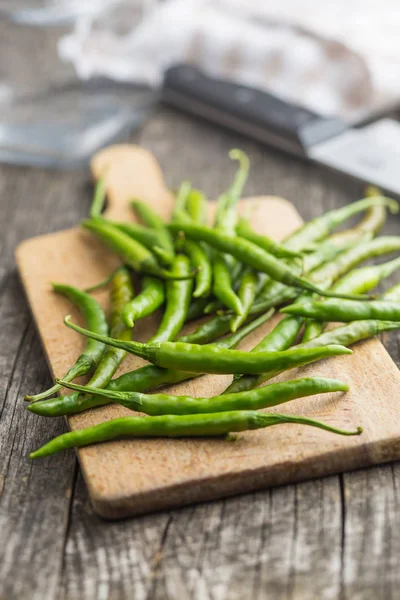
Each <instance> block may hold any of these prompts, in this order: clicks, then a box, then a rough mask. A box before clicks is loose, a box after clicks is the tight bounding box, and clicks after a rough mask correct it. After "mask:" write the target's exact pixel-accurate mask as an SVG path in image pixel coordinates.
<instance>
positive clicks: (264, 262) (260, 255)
mask: <svg viewBox="0 0 400 600" xmlns="http://www.w3.org/2000/svg"><path fill="white" fill-rule="evenodd" d="M169 227H170V228H171V230H172V231H175V232H179V231H183V232H184V234H185V235H186V236H187V237H189V238H190V239H194V240H202V241H205V242H207V243H208V244H210V246H212V247H214V248H216V249H218V250H220V251H222V252H227V253H229V254H231V255H232V256H234V257H235V258H237V259H238V260H240V261H241V262H242V263H244V264H247V265H249V266H250V267H252V268H253V269H256V270H258V271H261V272H264V273H267V274H268V275H269V276H270V277H271V278H272V279H274V280H276V281H279V282H280V283H283V284H285V285H287V286H290V287H297V288H300V289H304V290H308V291H310V292H314V293H316V294H318V295H320V296H327V297H332V298H338V297H340V298H341V297H345V298H348V297H349V296H350V297H354V296H351V295H348V294H339V293H338V294H336V293H335V292H330V291H329V290H321V289H319V288H318V287H317V286H315V285H314V284H313V283H311V281H308V280H307V279H303V278H302V277H299V276H298V275H296V274H295V273H293V271H292V270H291V269H290V268H289V267H288V266H287V265H286V264H285V263H283V262H282V261H279V260H278V259H277V258H275V257H274V256H273V255H272V254H268V253H267V252H265V250H262V248H259V247H258V246H256V245H255V244H253V243H252V242H248V241H247V240H244V239H242V238H232V237H231V236H229V235H226V234H224V233H222V232H220V231H215V230H213V229H209V228H208V227H204V226H202V225H195V224H171V225H170V226H169ZM358 298H359V297H358Z"/></svg>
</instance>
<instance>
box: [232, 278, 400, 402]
mask: <svg viewBox="0 0 400 600" xmlns="http://www.w3.org/2000/svg"><path fill="white" fill-rule="evenodd" d="M381 299H382V300H387V301H391V302H396V301H397V302H398V301H399V300H400V284H397V285H395V286H394V287H393V288H391V289H390V290H388V291H387V292H386V293H385V294H383V296H382V297H381ZM289 318H296V317H289ZM399 328H400V322H393V321H375V320H366V321H354V323H348V324H347V325H343V326H342V327H337V328H336V329H332V330H331V331H327V332H325V333H323V334H321V335H320V336H318V337H317V338H314V339H312V340H310V341H308V342H307V343H301V344H299V345H298V346H294V347H293V349H296V348H299V349H301V348H316V347H319V346H326V345H331V344H339V345H343V346H348V345H350V344H353V343H355V342H358V341H360V340H363V339H366V338H369V337H372V336H374V335H376V334H378V333H381V332H382V331H390V330H393V329H399ZM280 373H281V370H279V369H278V370H277V371H272V372H271V371H270V372H268V373H262V374H261V375H258V376H251V375H246V376H245V377H240V379H237V380H236V381H234V382H233V383H232V384H231V385H230V386H229V387H228V388H227V389H226V391H225V392H226V393H232V392H244V391H246V390H251V389H253V388H255V387H258V386H259V385H261V384H263V383H265V381H267V380H269V379H272V378H273V377H276V376H277V375H279V374H280ZM225 392H224V393H225Z"/></svg>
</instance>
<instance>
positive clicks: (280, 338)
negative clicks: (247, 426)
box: [224, 315, 328, 395]
mask: <svg viewBox="0 0 400 600" xmlns="http://www.w3.org/2000/svg"><path fill="white" fill-rule="evenodd" d="M303 323H304V319H303V318H302V317H293V316H291V315H286V316H285V317H283V319H281V320H280V321H279V323H278V324H277V325H276V326H275V327H274V329H273V330H272V331H271V332H270V333H268V335H266V336H265V338H264V339H262V340H261V342H260V343H259V344H257V346H255V347H254V348H253V349H252V350H251V352H266V351H268V352H281V351H283V350H287V349H288V348H290V347H291V346H292V344H293V342H294V341H295V339H296V338H297V336H298V334H299V333H300V330H301V328H302V326H303ZM327 345H328V344H327ZM258 379H259V375H243V374H241V375H236V376H234V378H233V381H232V383H231V384H230V385H229V386H228V387H227V388H226V390H225V391H224V395H225V394H232V393H236V392H244V391H246V390H251V389H253V388H254V387H256V382H257V381H258Z"/></svg>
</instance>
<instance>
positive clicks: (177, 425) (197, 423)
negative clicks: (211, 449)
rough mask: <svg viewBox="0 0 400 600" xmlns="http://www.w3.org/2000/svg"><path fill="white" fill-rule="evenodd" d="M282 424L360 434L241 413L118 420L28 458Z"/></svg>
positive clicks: (310, 422) (76, 434) (50, 445)
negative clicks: (113, 442) (136, 439)
mask: <svg viewBox="0 0 400 600" xmlns="http://www.w3.org/2000/svg"><path fill="white" fill-rule="evenodd" d="M282 423H296V424H299V425H310V426H312V427H318V428H319V429H324V430H326V431H329V432H331V433H336V434H339V435H359V434H360V433H361V432H362V428H361V427H357V429H356V430H354V431H347V430H343V429H338V428H336V427H332V426H331V425H327V424H326V423H321V422H320V421H315V420H314V419H308V418H307V417H297V416H294V415H280V414H278V413H271V414H268V413H262V412H258V411H242V410H240V411H239V410H238V411H227V412H222V413H212V414H211V415H210V414H205V415H204V414H202V415H185V416H180V415H166V416H162V417H121V418H119V419H112V420H111V421H107V422H106V423H101V424H100V425H94V426H93V427H87V428H86V429H77V430H75V431H70V432H69V433H64V434H62V435H59V436H58V437H56V438H54V439H53V440H51V441H50V442H48V443H47V444H45V445H44V446H42V447H41V448H39V449H38V450H36V451H35V452H31V454H30V455H29V457H30V458H42V457H44V456H50V455H51V454H55V453H56V452H60V451H61V450H65V449H67V448H74V447H81V446H88V445H89V444H95V443H97V442H105V441H107V440H114V439H117V438H126V437H184V436H190V437H192V436H197V437H198V436H210V435H224V434H227V433H232V432H239V431H247V430H253V429H263V428H265V427H270V426H272V425H280V424H282Z"/></svg>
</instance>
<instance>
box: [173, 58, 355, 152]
mask: <svg viewBox="0 0 400 600" xmlns="http://www.w3.org/2000/svg"><path fill="white" fill-rule="evenodd" d="M162 98H163V100H164V101H165V102H166V103H168V104H171V105H173V106H175V107H177V108H180V109H182V110H184V111H186V112H189V113H191V114H194V115H196V116H200V117H203V118H206V119H208V120H210V121H213V122H215V123H218V124H220V125H223V126H226V127H228V128H230V129H234V130H235V131H239V132H240V133H245V134H247V135H250V136H251V137H253V138H255V139H258V140H260V141H262V142H265V143H267V144H270V145H272V146H275V147H279V148H280V149H282V150H286V151H287V152H290V153H292V154H300V155H302V156H305V155H307V150H308V148H310V147H311V146H313V145H314V144H316V143H318V142H320V141H324V140H325V139H328V138H330V137H332V136H333V135H336V134H337V133H340V132H342V131H344V130H345V129H347V127H346V125H345V124H344V123H343V122H342V121H339V120H337V119H332V118H324V117H320V116H318V115H317V114H315V113H313V112H312V111H310V110H308V109H305V108H302V107H300V106H297V105H295V104H290V103H289V102H285V101H283V100H280V99H279V98H277V97H276V96H273V95H272V94H268V93H267V92H263V91H261V90H258V89H256V88H252V87H248V86H245V85H241V84H236V83H231V82H229V81H224V80H221V79H214V78H212V77H209V76H208V75H206V74H205V73H204V72H202V71H200V69H198V68H197V67H195V66H193V65H189V64H181V65H176V66H174V67H171V68H170V69H168V70H167V71H166V73H165V77H164V88H163V93H162Z"/></svg>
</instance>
